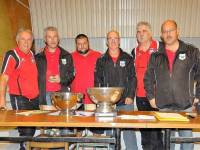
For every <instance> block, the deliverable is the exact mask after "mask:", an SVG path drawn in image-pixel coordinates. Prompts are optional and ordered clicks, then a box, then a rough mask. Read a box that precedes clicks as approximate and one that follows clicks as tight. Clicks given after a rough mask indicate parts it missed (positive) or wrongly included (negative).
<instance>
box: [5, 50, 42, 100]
mask: <svg viewBox="0 0 200 150" xmlns="http://www.w3.org/2000/svg"><path fill="white" fill-rule="evenodd" d="M14 52H15V54H16V55H17V57H18V58H19V60H20V61H19V65H18V67H17V68H15V65H16V61H15V59H14V58H13V56H9V57H8V58H6V60H4V62H3V63H4V64H3V65H5V67H4V70H2V73H3V74H6V75H8V77H9V78H8V87H9V93H10V94H14V95H22V96H25V97H27V98H29V99H33V98H36V97H37V96H38V94H39V90H38V72H37V67H36V63H35V59H34V55H33V53H32V52H31V51H30V52H29V53H28V54H25V53H24V52H22V51H21V50H20V49H19V48H18V47H17V48H16V49H15V50H14ZM17 81H18V82H17ZM20 90H21V92H20Z"/></svg>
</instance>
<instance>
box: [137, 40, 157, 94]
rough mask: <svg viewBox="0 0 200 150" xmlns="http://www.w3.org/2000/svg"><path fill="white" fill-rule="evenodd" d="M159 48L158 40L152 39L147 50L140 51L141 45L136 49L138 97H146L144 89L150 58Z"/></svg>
mask: <svg viewBox="0 0 200 150" xmlns="http://www.w3.org/2000/svg"><path fill="white" fill-rule="evenodd" d="M157 48H158V42H157V41H154V40H153V41H152V42H151V45H150V47H149V49H148V50H147V51H145V52H144V51H139V47H137V48H136V49H135V71H136V77H137V91H136V95H137V96H138V97H146V91H145V89H144V81H143V79H144V75H145V72H146V69H147V65H148V62H149V58H150V55H151V53H152V52H154V51H156V50H157Z"/></svg>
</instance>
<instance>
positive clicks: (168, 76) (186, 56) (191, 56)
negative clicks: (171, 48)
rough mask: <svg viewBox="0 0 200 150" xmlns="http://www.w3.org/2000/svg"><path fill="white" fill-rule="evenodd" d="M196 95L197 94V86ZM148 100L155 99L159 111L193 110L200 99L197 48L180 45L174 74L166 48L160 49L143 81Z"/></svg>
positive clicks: (199, 58)
mask: <svg viewBox="0 0 200 150" xmlns="http://www.w3.org/2000/svg"><path fill="white" fill-rule="evenodd" d="M195 81H196V82H197V84H196V92H194V82H195ZM144 84H145V90H146V92H147V98H148V99H149V100H150V99H152V98H155V99H156V105H157V106H158V107H159V108H170V109H175V110H184V109H187V108H189V107H191V106H192V103H193V100H194V98H195V97H196V98H200V85H199V84H200V53H199V50H198V48H195V47H194V46H192V45H189V44H186V43H184V42H183V41H179V48H178V50H177V52H176V55H175V59H174V62H173V69H172V73H170V71H169V62H168V58H167V55H166V53H165V47H164V45H163V44H161V45H160V47H159V49H158V51H157V52H155V53H153V54H152V55H151V58H150V61H149V65H148V68H147V71H146V74H145V77H144Z"/></svg>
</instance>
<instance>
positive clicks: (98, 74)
mask: <svg viewBox="0 0 200 150" xmlns="http://www.w3.org/2000/svg"><path fill="white" fill-rule="evenodd" d="M94 86H95V87H102V86H104V71H103V66H102V63H101V58H99V59H97V61H96V66H95V70H94Z"/></svg>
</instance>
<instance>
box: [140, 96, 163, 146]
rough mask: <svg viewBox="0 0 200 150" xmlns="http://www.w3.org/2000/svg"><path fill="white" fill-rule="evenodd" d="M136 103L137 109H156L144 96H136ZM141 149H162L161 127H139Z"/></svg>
mask: <svg viewBox="0 0 200 150" xmlns="http://www.w3.org/2000/svg"><path fill="white" fill-rule="evenodd" d="M136 104H137V108H138V110H139V111H158V109H155V108H152V107H151V105H150V103H149V101H148V99H147V98H146V97H136ZM140 132H141V139H142V142H141V143H142V148H143V150H162V149H164V148H163V134H162V132H161V129H140Z"/></svg>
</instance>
